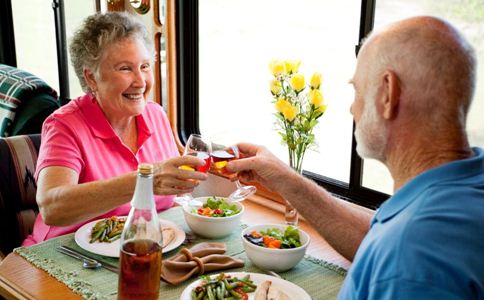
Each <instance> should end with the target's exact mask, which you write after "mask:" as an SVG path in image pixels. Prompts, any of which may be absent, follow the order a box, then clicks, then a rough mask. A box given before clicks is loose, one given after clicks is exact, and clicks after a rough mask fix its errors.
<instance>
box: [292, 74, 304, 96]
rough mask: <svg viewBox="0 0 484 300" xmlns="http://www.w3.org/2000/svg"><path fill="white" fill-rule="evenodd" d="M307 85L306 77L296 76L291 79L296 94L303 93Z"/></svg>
mask: <svg viewBox="0 0 484 300" xmlns="http://www.w3.org/2000/svg"><path fill="white" fill-rule="evenodd" d="M305 84H306V83H305V82H304V75H302V74H294V76H292V77H291V86H292V88H293V89H294V90H295V91H296V92H300V91H302V90H303V89H304V85H305Z"/></svg>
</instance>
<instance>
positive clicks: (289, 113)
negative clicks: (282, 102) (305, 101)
mask: <svg viewBox="0 0 484 300" xmlns="http://www.w3.org/2000/svg"><path fill="white" fill-rule="evenodd" d="M297 113H298V109H297V107H296V106H294V105H292V104H290V103H289V105H288V106H287V107H286V109H285V110H284V111H283V112H282V114H283V115H284V118H286V120H288V121H289V122H292V120H294V118H296V115H297Z"/></svg>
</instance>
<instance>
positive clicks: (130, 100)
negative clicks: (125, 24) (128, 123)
mask: <svg viewBox="0 0 484 300" xmlns="http://www.w3.org/2000/svg"><path fill="white" fill-rule="evenodd" d="M151 61H152V55H151V53H149V51H148V50H147V49H146V47H145V46H144V44H143V42H141V41H140V40H138V39H135V38H133V39H132V38H128V39H124V40H122V41H120V42H118V43H115V44H112V45H110V46H109V47H108V48H106V49H105V50H104V52H103V54H102V59H101V63H100V65H99V70H98V73H97V76H95V75H93V73H92V72H91V71H85V77H87V78H86V81H87V82H88V84H89V85H90V87H91V89H92V90H93V91H94V92H95V96H96V99H97V101H98V103H99V105H100V106H101V108H102V110H103V111H104V114H105V115H106V117H107V118H108V120H109V121H110V123H111V124H113V123H115V122H117V121H122V120H123V119H129V118H130V117H134V116H137V115H139V114H141V113H142V112H143V110H144V108H145V105H146V101H147V97H148V95H149V93H150V90H151V87H152V85H153V73H152V70H151Z"/></svg>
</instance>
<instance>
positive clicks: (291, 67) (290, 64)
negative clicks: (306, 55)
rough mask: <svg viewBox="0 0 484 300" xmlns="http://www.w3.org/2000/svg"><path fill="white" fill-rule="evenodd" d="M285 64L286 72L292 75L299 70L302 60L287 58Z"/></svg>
mask: <svg viewBox="0 0 484 300" xmlns="http://www.w3.org/2000/svg"><path fill="white" fill-rule="evenodd" d="M284 64H285V65H286V73H287V74H289V75H290V74H294V73H297V72H298V71H299V66H300V65H301V61H300V60H286V61H285V62H284Z"/></svg>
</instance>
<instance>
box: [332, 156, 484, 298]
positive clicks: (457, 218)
mask: <svg viewBox="0 0 484 300" xmlns="http://www.w3.org/2000/svg"><path fill="white" fill-rule="evenodd" d="M473 151H474V153H475V156H473V157H472V158H469V159H465V160H458V161H454V162H451V163H448V164H445V165H442V166H439V167H437V168H434V169H431V170H428V171H426V172H424V173H422V174H420V175H419V176H417V177H415V178H414V179H412V180H411V181H410V182H408V183H407V184H406V185H405V186H403V187H402V188H401V189H400V190H399V191H398V192H397V193H395V195H394V196H393V197H391V198H390V199H388V200H387V201H386V202H385V203H384V204H383V205H382V206H381V207H380V209H379V210H378V211H377V212H376V214H375V216H374V217H373V219H372V222H371V227H370V231H369V232H368V234H367V236H366V237H365V238H364V240H363V242H362V243H361V245H360V247H359V248H358V251H357V253H356V256H355V259H354V262H353V265H352V266H351V269H350V271H349V272H348V275H347V277H346V279H345V282H344V284H343V287H342V289H341V291H340V293H339V297H338V298H339V299H411V300H416V299H436V300H444V299H445V300H447V299H484V151H483V150H482V149H480V148H473Z"/></svg>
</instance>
